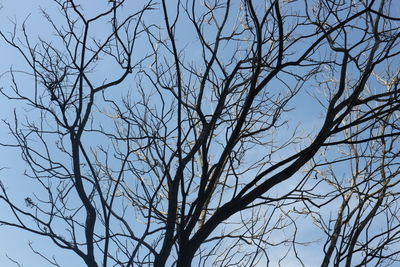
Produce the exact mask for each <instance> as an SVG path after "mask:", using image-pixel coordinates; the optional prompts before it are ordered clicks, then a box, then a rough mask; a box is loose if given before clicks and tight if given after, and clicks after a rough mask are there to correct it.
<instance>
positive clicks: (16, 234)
mask: <svg viewBox="0 0 400 267" xmlns="http://www.w3.org/2000/svg"><path fill="white" fill-rule="evenodd" d="M96 1H98V0H96ZM288 2H290V1H288ZM0 3H2V8H1V9H0V27H1V30H2V31H4V32H7V31H8V30H10V31H11V30H12V27H13V22H17V25H18V27H20V25H21V23H22V22H23V21H24V20H25V19H26V18H28V20H27V26H28V33H29V34H30V35H31V36H30V37H31V38H32V39H35V38H38V36H39V35H40V36H41V37H43V38H45V39H49V40H51V38H52V35H51V30H49V24H48V23H47V22H46V21H45V19H43V17H42V16H41V15H40V9H39V7H42V8H45V9H46V10H47V11H48V12H49V13H50V14H56V12H57V11H55V9H54V7H53V1H50V0H35V1H32V0H31V1H29V0H14V1H11V0H0ZM49 3H50V4H49ZM85 3H86V4H87V5H92V6H93V9H89V10H91V11H92V12H93V13H95V12H96V11H98V10H96V7H98V5H94V4H93V3H95V1H94V0H92V1H88V2H85ZM96 4H97V3H96ZM106 4H107V1H104V2H103V5H106ZM126 10H127V9H126ZM157 12H158V11H157ZM157 12H156V11H154V12H153V13H152V15H153V16H155V18H154V20H155V21H157V19H161V17H162V16H161V15H160V14H158V13H157ZM157 14H158V15H159V16H157ZM55 17H57V16H55ZM152 18H153V17H152ZM160 23H161V22H160ZM185 27H186V26H183V27H182V28H183V29H184V30H183V32H185V30H187V28H185ZM95 32H96V34H98V35H99V36H100V35H102V34H103V31H102V29H101V28H98V29H95ZM188 32H189V31H188ZM185 33H187V32H185ZM192 37H193V36H191V35H190V34H182V37H181V38H180V39H179V45H182V44H185V43H187V44H188V47H189V48H188V49H187V51H190V52H191V53H190V55H186V56H187V57H190V59H196V58H197V57H200V56H201V55H200V51H199V50H200V49H198V50H194V49H193V50H190V45H191V41H190V39H191V38H192ZM182 47H183V45H182ZM142 48H143V49H142ZM298 48H299V50H301V49H303V48H304V47H301V46H299V47H298ZM136 50H137V51H138V52H137V53H138V55H140V56H143V54H141V53H142V51H145V48H144V47H143V44H142V43H140V42H139V43H138V44H137V48H136ZM227 55H228V56H230V54H229V53H227ZM10 67H12V69H13V70H14V71H15V73H16V75H17V78H18V80H17V81H18V83H19V84H20V85H21V87H24V88H25V89H27V90H33V88H32V86H33V79H32V77H31V76H29V75H27V74H26V73H23V71H25V70H27V69H28V68H27V66H26V65H25V62H24V61H23V59H22V57H21V55H19V54H18V53H17V52H16V50H15V49H13V48H12V47H10V46H9V45H7V44H6V43H5V42H4V41H3V39H0V75H1V76H0V87H4V89H5V90H7V88H9V86H10V76H9V69H10ZM118 74H119V73H118V72H117V70H115V69H114V68H113V67H112V65H108V64H104V63H102V62H100V64H99V65H98V69H97V71H96V72H95V73H94V74H93V78H94V80H95V81H96V82H98V84H100V83H102V82H104V81H105V80H108V81H109V80H111V79H112V77H113V76H115V75H118ZM299 75H302V74H301V73H300V74H299ZM284 77H285V76H284ZM130 82H131V83H125V84H124V86H127V87H129V86H131V87H133V86H135V83H134V79H133V78H132V80H130ZM285 82H288V81H285ZM288 83H290V82H288ZM282 84H283V83H278V82H276V83H273V84H272V85H273V86H274V88H272V85H271V88H268V89H269V90H270V91H271V92H273V93H275V92H278V93H280V89H281V88H284V86H283V85H282ZM123 90H124V87H122V86H121V87H119V88H117V90H114V91H112V93H111V94H110V95H111V96H115V97H119V95H122V94H123V93H124V91H123ZM274 90H275V91H274ZM321 91H322V89H321ZM321 91H319V92H318V93H321V94H322V93H323V92H321ZM282 92H284V90H282ZM308 92H313V88H308V87H306V88H305V89H304V90H303V91H301V92H300V93H299V94H298V95H297V96H296V97H295V98H294V99H293V100H292V102H291V104H290V105H289V106H288V108H292V107H296V110H295V112H292V113H290V115H289V116H290V117H285V119H288V120H290V122H291V126H290V127H291V128H287V131H286V132H283V133H282V135H280V136H278V137H277V140H278V143H279V139H284V138H285V137H286V136H285V134H286V135H288V136H289V135H290V134H291V131H292V130H293V129H294V127H295V126H297V125H298V126H299V132H301V131H304V133H305V134H307V133H308V134H310V136H311V137H312V136H313V134H314V133H315V132H316V131H317V130H318V129H319V127H320V126H321V122H322V119H323V118H322V116H321V114H322V110H323V109H322V108H321V106H320V105H319V104H318V103H317V101H315V99H314V100H313V98H312V97H310V96H309V95H308V94H307V93H308ZM278 93H277V94H278ZM0 101H1V102H0V103H1V106H0V119H6V120H7V121H8V122H11V123H12V122H13V117H12V116H13V111H14V109H15V110H16V111H17V113H18V114H19V116H21V117H24V116H33V115H32V113H30V110H29V109H27V108H26V106H22V105H19V104H18V103H16V101H7V100H6V99H5V98H4V97H0ZM153 104H155V105H157V104H160V103H159V102H157V101H154V103H153ZM8 133H9V131H8V129H7V128H6V127H5V124H2V125H1V126H0V136H1V139H0V142H2V143H10V142H11V143H12V142H13V139H12V137H11V136H9V135H8ZM221 139H223V137H221ZM304 140H306V139H304ZM307 140H309V139H307ZM87 141H88V142H91V144H92V143H96V142H99V143H100V142H101V141H100V140H97V139H95V138H94V139H90V140H87ZM306 142H307V141H305V142H300V143H299V144H296V145H293V146H290V147H289V148H288V149H287V150H283V151H282V152H281V153H280V154H279V153H278V156H280V157H285V156H287V155H290V154H291V153H293V152H294V151H296V149H298V148H299V147H304V146H305V145H307V144H308V143H306ZM53 145H54V144H53ZM218 153H219V151H218ZM266 153H267V152H266ZM335 153H337V152H334V153H332V154H335ZM259 154H262V153H260V151H259V150H254V152H249V153H248V157H250V158H253V159H254V158H257V157H259ZM2 167H3V169H2V170H1V171H0V179H1V181H2V182H3V183H4V184H5V185H6V187H7V190H8V191H7V192H8V193H9V195H10V197H11V198H13V199H14V200H15V201H16V202H17V203H20V204H21V206H24V199H25V198H26V197H27V196H31V195H32V194H33V192H35V190H36V189H38V188H39V187H38V185H37V184H36V183H35V182H34V181H32V180H30V179H28V178H26V177H25V176H24V171H25V169H26V167H27V166H26V164H25V163H24V162H22V160H21V158H20V154H19V151H18V150H16V149H11V148H6V147H3V146H0V168H2ZM342 168H346V167H344V166H342ZM339 172H340V173H341V175H343V176H345V175H348V174H349V171H347V170H343V171H342V170H341V168H339ZM302 175H303V174H302V173H299V174H297V175H295V176H294V178H293V179H291V180H290V181H288V182H285V183H283V184H281V185H280V187H279V189H276V190H275V189H273V190H271V195H274V194H277V195H279V194H280V193H282V191H279V190H282V189H288V188H292V187H293V186H294V185H297V182H298V181H299V180H300V179H301V178H302ZM323 189H326V188H323ZM1 203H2V202H0V219H3V218H5V220H6V219H7V218H10V217H9V215H10V213H8V212H7V211H6V208H5V207H3V206H1V205H2V204H1ZM336 204H337V203H335V202H333V203H332V206H334V205H336ZM290 208H292V207H290ZM333 211H334V212H333V213H332V214H335V212H336V210H335V209H333ZM331 212H332V210H330V209H324V210H322V211H321V214H324V215H326V216H327V217H329V216H330V215H331V214H330V213H331ZM266 214H267V215H269V213H266ZM267 215H266V216H267ZM235 216H236V215H235ZM237 216H239V215H237ZM271 216H272V215H271ZM298 225H299V226H300V228H301V229H299V239H300V240H305V241H315V240H317V238H318V237H321V236H320V235H319V233H318V232H317V231H316V230H315V229H317V228H316V227H315V226H314V225H312V224H311V223H310V220H309V218H308V219H307V220H306V219H305V218H303V217H302V216H301V215H299V216H298ZM290 233H291V232H290ZM290 233H289V234H290ZM283 234H285V233H284V232H283ZM274 237H276V238H277V239H276V240H278V239H279V238H280V236H274ZM319 241H320V242H316V243H314V244H312V245H309V246H304V247H298V249H299V251H300V254H301V255H302V257H303V258H304V259H306V260H305V264H306V266H307V267H308V266H310V267H312V266H318V265H319V264H320V262H319V260H320V258H319V257H316V256H315V255H318V256H320V255H321V253H322V249H321V244H323V242H324V241H325V236H323V237H322V238H321V240H319ZM29 242H32V245H33V247H34V248H35V249H37V250H38V251H39V252H40V253H44V254H46V255H53V254H54V255H55V256H56V260H57V259H59V260H60V263H61V266H62V267H70V266H74V267H75V266H76V267H79V266H85V264H84V263H83V262H82V260H81V259H80V258H79V257H78V256H75V255H74V254H72V253H70V252H66V251H65V250H61V249H58V248H57V247H56V246H55V245H54V244H53V243H52V242H51V240H49V239H47V238H41V237H37V236H35V235H32V234H29V233H26V232H23V231H20V230H16V229H13V228H10V227H4V226H0V267H9V266H10V267H11V266H17V265H16V264H14V263H13V262H12V261H11V260H9V259H8V258H7V256H8V257H11V258H12V259H14V260H16V261H19V262H21V263H23V266H25V267H45V266H50V265H49V264H48V263H46V261H44V260H43V259H42V258H41V257H40V256H38V255H35V254H34V253H33V252H32V251H31V249H30V248H29V246H28V243H29ZM282 247H284V246H279V247H277V248H271V249H270V253H271V255H273V256H278V255H283V254H284V253H285V252H286V251H285V250H284V249H282ZM277 258H279V257H277ZM65 259H67V260H65ZM65 262H66V264H62V263H65ZM284 263H285V264H284V265H283V266H298V261H297V260H296V259H295V257H294V256H293V255H291V256H290V257H288V258H287V259H286V261H285V262H284ZM274 264H277V263H276V262H275V263H273V264H272V266H275V265H274ZM259 266H263V265H262V264H260V265H259Z"/></svg>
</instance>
